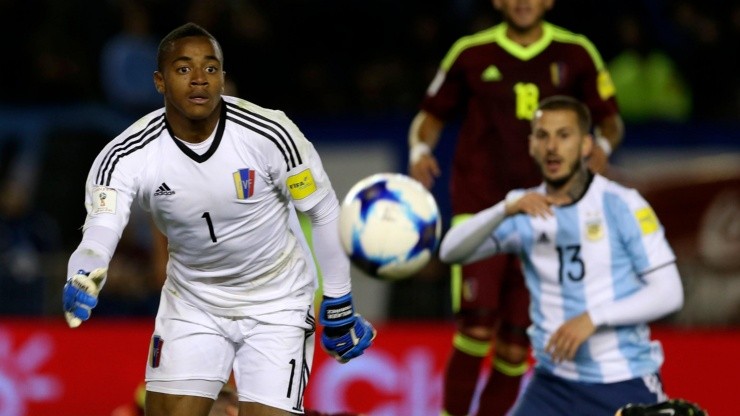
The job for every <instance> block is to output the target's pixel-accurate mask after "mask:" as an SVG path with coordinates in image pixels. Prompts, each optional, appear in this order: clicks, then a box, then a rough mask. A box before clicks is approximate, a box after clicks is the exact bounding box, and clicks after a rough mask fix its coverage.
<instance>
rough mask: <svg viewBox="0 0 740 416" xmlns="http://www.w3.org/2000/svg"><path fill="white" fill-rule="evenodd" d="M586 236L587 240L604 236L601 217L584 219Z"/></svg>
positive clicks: (594, 239)
mask: <svg viewBox="0 0 740 416" xmlns="http://www.w3.org/2000/svg"><path fill="white" fill-rule="evenodd" d="M586 238H587V239H588V240H589V241H598V240H601V239H602V238H604V223H603V222H602V221H601V218H594V219H590V220H587V221H586Z"/></svg>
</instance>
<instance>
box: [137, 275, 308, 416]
mask: <svg viewBox="0 0 740 416" xmlns="http://www.w3.org/2000/svg"><path fill="white" fill-rule="evenodd" d="M312 308H313V306H312V305H307V306H306V308H305V309H303V310H287V311H280V312H273V313H267V314H263V315H257V316H250V317H244V318H234V317H222V316H216V315H212V314H210V313H208V312H204V311H202V310H199V309H197V308H195V307H194V306H192V305H191V304H189V303H187V302H185V301H184V300H182V299H180V298H179V297H177V296H175V295H174V294H172V293H170V292H169V291H168V290H163V291H162V296H161V298H160V305H159V311H158V313H157V319H156V323H155V325H154V334H153V335H152V339H151V343H150V346H149V358H148V362H147V367H146V382H147V383H146V389H147V391H154V392H159V393H166V394H174V395H187V396H201V397H209V398H212V399H215V398H216V397H217V395H218V392H219V391H220V389H221V387H222V385H223V384H224V383H225V382H226V381H228V379H229V376H230V373H231V371H232V368H233V371H234V379H235V381H236V385H237V390H238V393H239V400H240V401H246V402H257V403H262V404H265V405H267V406H271V407H276V408H279V409H283V410H286V411H288V412H294V413H296V412H302V411H303V394H304V392H305V389H306V384H307V382H308V375H309V374H310V371H311V364H312V361H313V354H314V331H315V324H314V317H313V313H312Z"/></svg>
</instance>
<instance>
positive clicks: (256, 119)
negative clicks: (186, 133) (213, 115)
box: [226, 102, 303, 170]
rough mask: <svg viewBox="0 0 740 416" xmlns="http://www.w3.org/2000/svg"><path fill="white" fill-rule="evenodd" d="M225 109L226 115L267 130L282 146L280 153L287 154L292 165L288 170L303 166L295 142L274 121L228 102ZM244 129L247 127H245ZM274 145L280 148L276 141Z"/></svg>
mask: <svg viewBox="0 0 740 416" xmlns="http://www.w3.org/2000/svg"><path fill="white" fill-rule="evenodd" d="M226 107H227V111H228V113H231V114H233V115H234V116H236V117H239V118H240V119H243V120H244V122H245V123H248V124H253V125H256V126H259V127H261V128H262V129H266V130H269V131H270V132H272V133H273V134H274V135H275V138H276V139H279V140H280V142H281V143H282V145H283V146H284V149H283V148H281V149H280V151H281V152H284V153H285V152H287V156H288V158H289V159H290V163H291V164H292V166H289V169H288V170H290V168H294V167H296V166H297V165H300V164H303V159H302V158H301V154H300V153H299V152H298V147H297V146H296V144H295V141H294V140H293V137H292V136H291V135H290V134H289V133H288V131H287V130H285V128H284V127H283V126H281V125H280V124H279V123H277V122H276V121H274V120H270V119H269V118H267V117H265V116H262V115H260V114H257V113H255V112H252V111H249V110H246V109H244V108H242V107H239V106H237V105H234V104H232V103H229V102H227V103H226ZM240 124H241V123H240ZM242 125H243V124H242ZM245 127H247V126H246V125H245ZM252 130H254V129H252ZM254 131H257V130H254ZM261 134H263V135H265V134H266V132H261ZM275 144H276V145H277V146H278V147H280V145H279V143H278V142H277V141H275ZM294 154H295V156H294ZM296 159H297V160H298V162H297V163H296Z"/></svg>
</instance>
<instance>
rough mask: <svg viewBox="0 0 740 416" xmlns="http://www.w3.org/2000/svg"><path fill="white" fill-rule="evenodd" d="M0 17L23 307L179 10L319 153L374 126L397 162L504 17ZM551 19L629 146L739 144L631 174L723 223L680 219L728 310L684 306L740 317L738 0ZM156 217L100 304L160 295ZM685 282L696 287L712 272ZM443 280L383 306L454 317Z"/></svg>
mask: <svg viewBox="0 0 740 416" xmlns="http://www.w3.org/2000/svg"><path fill="white" fill-rule="evenodd" d="M0 19H2V20H3V24H2V25H0V31H2V35H3V38H4V39H6V46H5V51H6V52H5V56H6V58H5V59H6V64H4V65H2V67H1V69H0V71H2V76H3V79H5V80H6V83H5V84H4V85H3V88H2V93H1V94H0V314H2V315H13V316H29V315H30V316H61V305H60V298H61V295H60V293H61V288H62V285H63V282H64V280H65V273H66V261H67V258H68V256H69V254H70V253H71V252H72V251H73V250H74V248H75V247H76V245H77V243H78V242H79V238H80V236H81V233H80V227H81V225H82V222H83V220H84V215H85V212H84V206H83V189H84V179H85V176H86V175H87V171H88V169H89V166H90V164H91V162H92V160H93V158H94V156H95V155H96V154H97V152H98V151H99V150H100V149H101V148H102V146H103V145H104V144H105V143H106V142H107V141H108V140H110V139H112V138H113V137H115V136H116V135H117V134H118V133H119V132H120V131H122V130H123V129H124V128H125V127H127V126H128V125H129V124H130V123H131V122H133V121H134V120H135V119H137V118H138V117H140V116H142V115H144V114H145V113H147V112H149V111H151V110H154V109H156V108H159V107H161V106H162V98H161V96H159V95H158V94H157V93H156V91H155V89H154V88H153V84H152V72H153V71H154V69H155V57H156V50H157V46H158V43H159V40H160V39H161V37H162V36H164V35H165V34H166V33H168V32H169V31H170V30H172V29H173V28H175V27H176V26H179V25H180V24H182V23H185V22H187V21H193V22H195V23H198V24H200V25H202V26H203V27H205V28H206V29H208V30H209V31H211V32H212V33H213V34H214V35H215V36H216V37H217V39H219V41H220V42H221V44H222V47H223V49H224V53H225V69H226V72H227V79H228V81H229V91H230V92H231V93H233V94H235V95H238V96H240V97H242V98H245V99H247V100H250V101H253V102H255V103H257V104H260V105H262V106H265V107H269V108H278V109H281V110H283V111H285V112H286V113H288V115H289V116H290V117H291V118H293V119H294V120H296V121H297V122H298V125H299V126H302V128H303V129H304V133H306V135H307V136H308V137H309V139H311V140H312V141H314V142H315V143H316V145H317V148H318V149H319V151H320V152H321V147H322V141H321V140H322V134H323V133H324V132H326V131H332V130H333V131H336V130H339V129H345V131H346V132H347V133H351V134H347V137H349V136H352V137H359V138H362V140H371V137H372V136H373V134H362V133H361V130H363V129H373V131H382V133H379V135H382V136H385V137H386V138H388V137H389V138H390V139H391V140H392V141H393V143H395V146H397V147H396V149H397V153H398V155H399V160H400V161H402V162H401V163H399V166H398V169H399V170H400V171H404V170H405V166H404V165H403V161H405V157H406V152H407V149H406V132H407V128H408V124H409V123H410V121H411V118H412V117H413V114H415V112H416V111H417V109H418V105H419V103H420V101H421V99H422V97H423V94H424V91H425V90H426V88H427V86H428V84H429V82H430V81H431V79H432V77H433V75H434V73H435V72H436V70H437V66H438V64H439V62H440V61H441V59H442V57H443V56H444V54H445V53H446V52H447V50H448V49H449V47H450V46H451V45H452V43H453V42H454V41H455V40H456V39H457V38H459V37H461V36H463V35H467V34H471V33H473V32H475V31H477V30H481V29H483V28H486V27H488V26H490V25H492V24H495V23H497V22H498V20H499V18H498V16H497V14H496V13H495V12H494V10H493V7H492V5H491V2H490V1H488V0H446V1H441V0H436V1H435V0H432V1H429V0H425V1H423V0H403V1H397V0H396V1H392V0H376V1H364V2H360V1H354V0H342V1H339V0H321V1H317V0H312V1H308V0H189V1H186V0H107V1H90V0H65V1H56V0H25V1H13V0H0ZM548 20H549V21H550V22H552V23H554V24H557V25H560V26H563V27H565V28H567V29H569V30H572V31H574V32H577V33H582V34H584V35H586V36H588V37H589V38H590V39H591V40H592V41H593V42H594V44H595V45H596V46H597V48H598V49H599V51H600V52H601V55H602V57H603V58H604V61H605V62H606V63H607V65H608V66H609V68H610V70H611V73H612V77H613V79H614V82H615V84H616V87H617V93H618V101H619V103H620V106H621V110H622V115H623V117H624V119H625V121H626V124H627V130H626V131H627V133H626V137H625V148H627V149H629V148H630V146H632V145H633V144H634V143H636V142H639V141H641V140H643V138H644V137H647V138H648V139H651V140H653V141H652V142H651V143H652V144H654V145H655V147H657V148H660V149H663V150H666V151H668V152H669V151H670V150H671V149H672V148H673V146H675V147H676V148H681V149H683V150H686V149H687V148H688V149H689V151H690V152H693V151H695V152H699V153H701V152H704V151H705V150H706V149H708V148H719V149H721V151H720V152H719V153H727V152H726V151H725V149H730V150H732V151H733V152H734V153H731V154H730V159H729V160H726V159H722V163H723V166H729V172H730V174H729V176H728V174H727V172H728V169H725V170H723V171H722V173H721V174H719V177H714V178H712V181H711V182H709V183H710V185H707V182H701V181H694V180H695V179H696V178H697V177H702V178H704V177H705V176H707V170H706V169H704V168H703V167H702V166H704V167H706V166H705V165H707V164H708V165H712V166H714V167H716V166H718V164H717V163H715V162H716V161H717V160H718V159H717V158H716V156H717V155H716V154H714V155H713V158H712V159H706V160H703V161H702V160H692V163H698V164H699V165H702V163H703V165H702V166H699V167H698V168H697V169H698V170H692V169H693V167H695V166H694V165H682V166H675V164H674V166H673V168H674V170H675V169H678V170H683V173H682V174H684V175H687V176H686V179H685V180H682V179H681V176H680V175H674V176H673V177H672V178H673V179H672V180H673V181H674V182H678V183H679V184H681V185H686V184H688V183H693V182H697V183H698V184H699V186H700V188H699V189H704V190H707V192H710V191H711V193H710V194H702V193H698V192H696V191H695V190H694V189H693V188H692V189H683V188H680V187H679V186H674V187H673V189H676V191H674V192H673V193H670V192H669V191H667V190H666V187H656V186H655V183H648V182H639V181H636V183H638V184H639V185H641V186H642V187H643V188H641V189H642V190H644V191H645V192H650V191H653V195H656V196H655V197H656V201H657V202H656V211H658V213H659V216H660V217H661V219H662V220H664V222H671V223H676V224H680V223H684V224H685V223H690V224H695V225H696V227H697V228H696V230H698V227H700V226H701V227H703V228H702V230H704V229H707V228H711V229H712V230H713V232H715V234H709V235H708V236H707V235H705V234H701V233H699V232H698V231H697V232H696V233H694V234H692V236H691V238H690V239H689V240H690V242H688V243H686V246H690V247H691V249H690V250H688V249H687V250H685V251H684V250H683V249H682V247H683V246H682V244H683V242H682V240H681V239H682V238H683V236H682V235H676V240H674V241H672V242H675V243H676V245H677V253H678V254H681V255H683V256H684V257H682V258H686V259H687V262H686V264H685V265H683V267H684V270H687V271H691V270H693V271H696V270H698V271H697V272H696V273H694V275H696V276H707V275H708V276H710V277H711V276H713V277H715V278H716V279H718V280H716V282H715V283H716V284H714V285H713V286H711V288H713V289H706V290H707V291H708V292H709V293H707V294H706V298H708V299H715V300H716V299H717V297H723V299H725V303H723V304H721V305H717V308H718V309H721V313H717V314H715V315H711V316H704V315H702V318H696V319H693V318H690V317H689V318H686V319H685V320H684V322H687V323H701V324H717V325H725V324H728V323H729V324H740V263H739V262H738V258H740V245H739V241H740V214H739V213H740V202H738V201H740V185H739V184H740V180H739V177H738V172H737V168H738V167H740V158H738V154H740V46H739V45H740V3H739V2H737V1H732V0H673V1H669V0H601V1H591V0H558V1H556V2H555V8H554V9H553V10H552V12H551V13H549V14H548ZM303 126H308V127H303ZM328 126H333V127H328ZM336 126H341V127H336ZM375 129H379V130H375ZM335 135H336V134H335ZM339 135H340V136H341V133H340V134H339ZM705 139H706V140H707V141H706V143H704V140H705ZM356 144H359V143H353V142H349V141H348V142H347V143H344V145H346V146H353V145H356ZM692 148H695V149H693V150H692ZM639 151H640V150H639V148H638V149H637V150H636V151H633V152H632V154H633V155H634V154H637V153H639ZM645 154H647V152H646V153H645ZM720 156H722V155H720ZM724 156H727V154H725V155H724ZM616 161H617V162H619V159H616ZM624 162H625V166H629V163H628V162H629V160H627V159H625V160H624ZM648 164H650V163H648ZM733 167H734V169H733ZM695 172H699V173H695ZM632 173H633V176H632V178H636V177H639V172H638V171H637V170H634V171H632ZM646 175H652V174H650V173H646ZM676 178H678V179H676ZM357 179H359V178H357ZM715 179H716V180H715ZM665 181H668V182H670V180H669V179H665ZM692 181H693V182H692ZM664 183H665V182H664ZM716 184H720V185H716ZM441 186H446V184H442V185H441ZM727 189H729V191H728V190H727ZM438 192H439V193H440V194H439V195H441V196H440V201H441V203H442V205H443V206H444V198H445V196H444V191H441V190H440V191H438ZM661 192H663V194H661ZM687 195H694V196H695V198H693V199H692V198H687ZM340 197H341V195H340ZM715 197H716V198H719V200H718V202H717V199H716V198H715ZM648 199H649V200H651V202H652V199H651V197H650V194H649V195H648ZM696 199H700V200H701V203H699V202H696V201H695V200H696ZM663 201H666V202H663ZM670 201H673V202H670ZM712 201H714V203H713V204H712V205H711V206H710V204H709V202H712ZM702 204H703V205H702ZM679 206H680V208H679ZM711 209H714V211H711V212H709V211H710V210H711ZM661 210H664V211H661ZM663 212H665V215H663ZM708 212H709V213H708ZM717 219H720V220H721V221H720V222H719V223H717V221H716V220H717ZM147 221H148V220H147V219H146V217H145V216H143V215H136V214H135V215H133V216H132V220H131V224H130V226H129V229H128V230H127V234H125V235H124V238H123V240H122V241H121V243H120V244H119V248H118V251H117V253H116V255H115V256H114V260H113V263H112V265H111V268H110V278H109V282H108V284H107V286H106V288H105V290H104V291H103V293H102V295H101V302H100V305H99V306H98V308H96V311H95V314H96V315H97V316H100V315H104V316H105V315H108V316H153V315H154V313H155V312H156V306H157V301H158V298H159V284H161V279H159V276H157V271H155V268H154V266H153V264H152V263H153V262H152V253H151V234H150V233H151V229H150V227H149V224H148V222H147ZM707 223H708V224H709V225H706V227H705V226H704V225H703V224H707ZM669 227H670V225H667V229H668V230H669V231H670V228H669ZM716 233H719V234H722V237H721V238H722V239H724V240H721V239H720V240H718V238H717V237H716V235H717V234H716ZM669 237H670V234H669ZM722 241H726V243H722ZM697 247H698V248H697ZM684 253H689V254H685V255H684ZM696 259H699V260H696ZM717 259H719V260H717ZM695 260H696V261H695ZM717 276H719V277H717ZM686 284H687V287H688V288H690V289H691V292H692V293H698V292H700V291H701V290H702V289H701V288H709V287H710V285H704V284H703V283H700V282H699V283H697V282H696V281H695V280H690V281H687V283H686ZM692 285H693V286H692ZM447 286H448V279H447V275H446V271H445V270H444V268H442V267H440V266H439V265H436V264H432V265H430V267H429V269H428V270H426V271H425V272H424V273H423V275H422V276H420V277H419V278H418V279H414V280H413V281H408V282H403V283H401V284H396V285H394V286H393V287H390V288H389V291H390V293H389V294H388V297H389V299H390V302H389V303H388V304H387V308H388V309H387V316H388V317H390V318H396V317H397V318H404V319H414V318H424V319H426V318H445V317H448V316H449V311H448V304H449V302H448V300H447V299H448V297H447V296H448V292H447ZM410 293H413V294H414V296H409V294H410ZM358 296H362V295H361V294H359V295H358ZM692 305H693V304H691V303H687V307H688V309H691V307H692ZM697 305H699V306H696V307H695V309H697V310H703V309H707V308H706V304H703V305H704V307H701V305H702V303H701V302H700V303H698V304H697ZM709 309H711V308H709ZM705 312H706V311H705Z"/></svg>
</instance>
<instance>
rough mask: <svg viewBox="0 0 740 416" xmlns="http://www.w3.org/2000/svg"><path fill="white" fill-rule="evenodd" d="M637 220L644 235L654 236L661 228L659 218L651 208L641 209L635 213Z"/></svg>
mask: <svg viewBox="0 0 740 416" xmlns="http://www.w3.org/2000/svg"><path fill="white" fill-rule="evenodd" d="M635 218H636V219H637V223H638V224H640V230H641V231H642V235H647V234H652V233H654V232H656V231H657V230H658V228H659V227H660V223H659V222H658V217H656V216H655V212H654V211H653V209H652V208H650V207H644V208H640V209H638V210H637V211H635Z"/></svg>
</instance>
